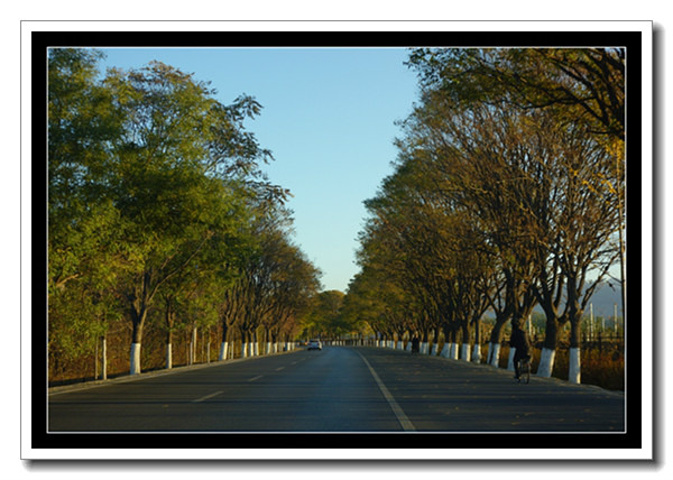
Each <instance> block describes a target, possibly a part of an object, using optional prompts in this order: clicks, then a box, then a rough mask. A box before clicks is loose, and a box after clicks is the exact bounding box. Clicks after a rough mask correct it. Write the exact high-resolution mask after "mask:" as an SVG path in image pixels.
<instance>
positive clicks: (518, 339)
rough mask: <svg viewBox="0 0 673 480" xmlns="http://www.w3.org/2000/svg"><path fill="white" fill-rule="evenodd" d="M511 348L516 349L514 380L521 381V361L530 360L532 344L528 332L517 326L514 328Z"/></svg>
mask: <svg viewBox="0 0 673 480" xmlns="http://www.w3.org/2000/svg"><path fill="white" fill-rule="evenodd" d="M509 346H510V348H515V349H516V350H515V351H514V378H516V379H517V380H519V360H523V359H526V358H530V342H529V341H528V335H526V332H524V331H523V330H522V329H521V328H519V327H517V326H516V325H514V326H513V327H512V336H511V337H510V339H509Z"/></svg>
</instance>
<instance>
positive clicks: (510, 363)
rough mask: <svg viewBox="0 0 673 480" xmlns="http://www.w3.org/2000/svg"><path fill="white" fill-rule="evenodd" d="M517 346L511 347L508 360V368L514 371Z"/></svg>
mask: <svg viewBox="0 0 673 480" xmlns="http://www.w3.org/2000/svg"><path fill="white" fill-rule="evenodd" d="M515 352H516V348H510V349H509V359H508V360H507V370H511V371H514V353H515Z"/></svg>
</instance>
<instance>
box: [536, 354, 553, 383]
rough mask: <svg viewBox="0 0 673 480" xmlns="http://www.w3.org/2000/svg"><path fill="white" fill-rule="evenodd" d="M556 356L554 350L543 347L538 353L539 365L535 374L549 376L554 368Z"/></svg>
mask: <svg viewBox="0 0 673 480" xmlns="http://www.w3.org/2000/svg"><path fill="white" fill-rule="evenodd" d="M555 358H556V350H550V349H548V348H543V349H542V353H541V354H540V365H539V366H538V367H537V376H538V377H543V378H549V377H551V373H552V371H553V370H554V359H555Z"/></svg>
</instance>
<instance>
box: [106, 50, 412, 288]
mask: <svg viewBox="0 0 673 480" xmlns="http://www.w3.org/2000/svg"><path fill="white" fill-rule="evenodd" d="M103 51H104V52H105V53H106V55H107V59H106V61H105V63H104V66H115V67H120V68H125V69H126V68H131V67H141V66H143V65H146V64H147V63H149V62H150V61H151V60H158V61H161V62H163V63H166V64H169V65H172V66H174V67H177V68H179V69H181V70H182V71H184V72H187V73H193V74H194V76H195V77H196V78H197V79H199V80H204V81H210V82H211V86H212V87H213V88H215V89H216V90H217V91H218V94H217V97H218V99H219V100H220V101H222V102H223V103H230V102H231V101H233V100H234V99H235V98H236V97H237V96H239V95H241V94H243V93H245V94H248V95H251V96H254V97H255V98H256V99H257V100H258V101H259V102H260V103H261V104H262V106H263V107H264V108H263V110H262V113H261V115H260V116H259V117H258V118H257V119H255V120H254V121H249V122H248V123H247V128H248V130H249V131H251V132H253V133H254V134H255V135H256V136H257V139H258V141H259V143H260V145H261V146H262V147H264V148H268V149H270V150H271V151H272V153H273V155H274V157H275V162H273V163H272V164H270V165H268V166H266V168H265V170H266V172H267V173H268V175H269V177H270V180H271V181H273V182H275V183H277V184H280V185H282V186H283V187H285V188H289V189H290V191H291V192H292V194H293V195H294V198H292V199H291V200H290V202H289V204H288V206H289V207H290V208H291V209H292V210H293V212H294V226H295V231H296V235H295V241H296V242H297V243H298V244H299V245H300V246H301V248H302V250H303V251H304V252H305V253H306V255H307V257H308V258H309V260H311V261H312V262H313V263H314V264H315V265H316V266H317V267H318V268H320V269H321V270H322V272H323V277H322V279H321V280H322V283H323V286H324V288H325V289H326V290H332V289H336V290H342V291H345V290H346V289H347V287H348V282H349V281H350V279H351V277H352V276H353V275H354V274H355V273H356V272H357V271H358V267H357V265H356V264H355V263H354V262H355V250H356V249H357V246H358V242H357V234H358V232H359V231H360V230H361V228H362V226H363V220H364V218H365V217H366V211H365V209H364V205H363V201H364V200H366V199H368V198H371V197H373V196H374V195H375V193H376V190H377V188H378V186H379V185H380V183H381V180H382V179H383V178H384V177H385V176H386V175H388V174H390V173H392V168H391V166H390V162H391V161H393V160H394V159H395V157H396V154H397V152H396V150H395V148H394V146H393V140H394V138H395V137H396V136H398V135H399V134H400V131H399V128H398V127H397V126H396V125H395V121H397V120H402V119H404V118H405V117H406V116H407V115H408V114H409V113H410V112H411V108H412V105H413V102H414V101H415V99H416V94H417V87H416V77H415V75H414V73H413V72H412V71H410V70H409V69H408V68H407V67H406V66H405V65H404V64H403V62H404V61H405V60H406V59H407V55H408V52H407V50H406V49H402V48H256V49H255V48H204V49H191V48H190V49H140V48H137V49H103Z"/></svg>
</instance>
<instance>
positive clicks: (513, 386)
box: [48, 347, 625, 433]
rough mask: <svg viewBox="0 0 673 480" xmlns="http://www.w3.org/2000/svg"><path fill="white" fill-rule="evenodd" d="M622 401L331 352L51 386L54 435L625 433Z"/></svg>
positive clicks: (483, 371)
mask: <svg viewBox="0 0 673 480" xmlns="http://www.w3.org/2000/svg"><path fill="white" fill-rule="evenodd" d="M624 407H625V405H624V395H623V394H622V393H619V392H609V391H606V390H602V389H599V388H596V387H590V386H583V385H572V384H569V383H568V382H562V381H559V380H555V379H541V378H531V383H530V384H528V385H522V384H518V383H517V382H516V381H515V380H514V379H513V375H512V372H508V371H505V370H502V369H495V368H493V367H488V366H483V365H473V364H467V363H466V362H461V361H455V360H447V359H444V358H438V357H429V356H425V355H423V356H421V355H411V354H409V353H407V352H402V351H396V350H390V349H382V348H367V347H360V348H352V347H325V348H324V349H323V350H322V351H304V350H297V351H294V352H291V353H284V354H280V355H275V356H269V357H256V358H250V359H245V360H240V361H238V360H237V361H229V362H221V363H217V364H213V365H210V366H206V367H203V368H196V369H175V370H173V371H170V372H159V373H155V374H147V375H140V376H137V377H133V378H127V379H125V380H119V379H117V380H113V381H108V382H105V383H103V384H100V385H95V386H90V387H88V388H82V387H77V388H66V389H52V391H51V392H50V394H49V406H48V431H49V432H401V431H427V432H517V433H519V432H576V433H580V432H620V431H623V430H624V425H625V422H624Z"/></svg>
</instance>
